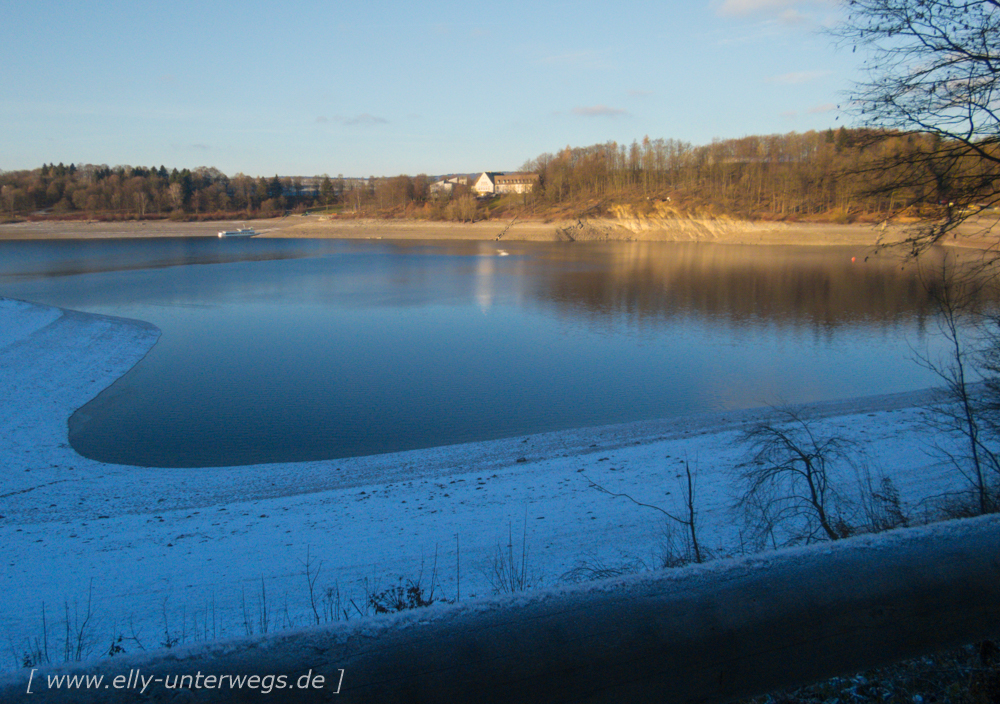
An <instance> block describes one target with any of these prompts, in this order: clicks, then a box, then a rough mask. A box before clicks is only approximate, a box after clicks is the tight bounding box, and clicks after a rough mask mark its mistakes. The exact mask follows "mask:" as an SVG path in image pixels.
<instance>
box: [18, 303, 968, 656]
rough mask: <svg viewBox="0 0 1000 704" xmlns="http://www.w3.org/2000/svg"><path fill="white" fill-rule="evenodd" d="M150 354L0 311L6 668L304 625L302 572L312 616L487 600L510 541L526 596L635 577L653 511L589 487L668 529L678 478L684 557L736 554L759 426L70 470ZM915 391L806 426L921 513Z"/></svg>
mask: <svg viewBox="0 0 1000 704" xmlns="http://www.w3.org/2000/svg"><path fill="white" fill-rule="evenodd" d="M157 337H158V331H157V330H156V329H155V328H153V327H152V326H149V325H146V324H143V323H140V322H136V321H125V320H120V319H113V318H107V317H102V316H94V315H85V314H81V313H74V312H71V311H59V310H56V309H52V308H47V307H44V306H37V305H33V304H26V303H21V302H16V301H8V300H3V299H0V390H2V394H3V399H2V404H0V428H2V429H3V431H2V435H0V457H2V466H3V475H2V480H0V531H2V534H0V540H2V542H0V545H2V548H0V556H2V559H3V561H4V565H5V569H4V571H3V572H2V573H0V589H2V590H3V592H4V594H5V596H6V598H5V599H4V600H3V602H2V605H0V637H3V638H4V639H5V645H8V646H9V647H8V649H7V652H8V653H10V657H8V658H7V660H6V661H5V662H4V663H3V665H4V668H12V667H17V666H20V665H21V664H22V661H23V660H25V659H26V658H28V659H29V660H30V659H31V657H32V656H34V655H37V653H38V651H39V649H40V647H43V646H46V645H47V649H48V657H49V660H50V661H51V662H53V663H55V662H61V661H62V660H63V658H64V655H65V647H66V644H65V640H66V632H67V631H69V632H70V633H71V635H72V640H73V648H74V649H75V648H76V645H77V644H79V645H80V648H79V651H80V652H79V654H80V655H82V656H84V657H86V656H92V657H96V656H100V655H103V654H105V653H107V652H108V650H109V649H110V648H111V647H112V643H113V642H114V643H117V644H118V647H121V648H123V649H124V650H125V651H127V652H128V653H129V654H134V653H136V652H137V651H140V650H152V649H155V648H159V647H161V646H163V645H165V644H169V645H174V646H176V645H181V644H188V645H190V644H193V643H196V642H198V641H202V640H214V639H221V638H232V637H236V636H243V635H245V634H247V633H249V632H253V633H259V632H261V631H262V630H267V631H271V632H273V631H277V630H281V629H284V628H292V627H302V626H308V625H310V624H311V623H314V622H315V614H316V612H314V611H313V608H312V605H311V603H310V598H309V579H308V578H307V574H306V573H307V568H306V563H307V556H308V559H309V572H310V574H311V576H313V577H315V582H314V595H315V597H316V598H315V602H316V606H317V612H320V613H321V616H322V612H323V609H324V608H330V607H333V608H339V609H341V610H344V609H346V610H347V611H348V612H349V613H350V614H351V615H352V616H356V615H357V610H358V609H357V608H356V607H358V606H364V600H365V595H366V593H372V592H378V591H381V590H383V589H385V588H388V587H392V586H395V585H396V584H398V583H399V580H404V581H403V584H404V585H405V584H406V581H405V580H414V581H416V580H418V579H419V580H420V583H421V585H422V587H423V588H424V589H425V591H426V590H429V588H430V587H431V585H432V583H433V585H434V589H435V591H434V597H435V599H448V600H451V599H455V598H457V597H460V598H461V599H462V600H468V599H471V598H472V597H476V596H485V595H489V594H491V593H492V592H493V587H492V580H491V578H490V573H491V571H492V567H493V564H494V562H495V560H496V555H497V549H498V546H503V548H504V550H503V552H504V553H507V549H506V546H507V544H508V542H509V541H510V538H511V536H513V543H514V547H513V551H512V552H513V554H514V556H515V558H516V559H518V560H519V559H520V556H521V552H522V539H523V545H524V548H525V550H526V554H527V557H526V563H527V567H526V575H527V577H528V579H529V581H530V582H532V583H533V584H534V585H536V586H538V585H541V586H546V585H550V586H551V585H556V584H558V583H559V582H560V578H561V576H562V575H564V574H565V573H567V572H568V571H569V570H571V569H572V568H574V567H576V566H579V564H580V563H581V561H587V562H588V563H590V564H591V565H595V564H604V565H624V564H627V563H630V564H635V563H636V562H637V561H638V560H641V561H644V562H645V563H646V564H649V565H653V564H655V563H656V561H657V559H658V557H659V553H660V552H661V550H662V545H663V543H664V540H665V538H664V531H665V525H664V522H663V517H662V515H661V514H659V513H658V512H656V511H652V510H650V509H648V508H644V507H641V506H638V505H636V504H634V503H632V502H630V501H628V500H626V499H622V498H619V499H612V498H610V497H609V496H608V495H606V494H602V493H600V492H598V491H595V490H594V489H593V488H592V486H591V482H596V483H598V484H600V485H602V486H604V487H605V488H607V489H608V490H609V491H613V492H626V493H628V494H629V495H630V496H632V497H634V498H635V499H636V500H638V501H642V502H645V503H649V504H655V505H658V506H662V507H663V508H666V509H668V510H672V511H676V512H678V513H680V512H681V507H682V500H683V497H684V489H683V487H684V485H683V484H682V477H683V471H684V465H685V462H688V463H690V466H691V468H692V469H693V470H694V471H695V473H696V496H695V500H696V505H697V509H698V518H699V524H700V536H699V537H700V541H701V543H702V544H703V545H704V546H707V547H708V548H710V549H713V550H716V551H717V552H719V553H730V554H731V553H735V552H738V551H739V549H740V545H741V533H740V529H739V523H738V521H736V520H735V519H734V516H733V513H732V509H731V505H732V501H733V496H732V490H731V488H730V487H731V481H729V473H730V472H731V469H732V467H733V466H734V465H735V464H736V463H737V462H738V461H739V459H740V456H741V452H742V451H741V449H740V448H739V447H738V446H737V445H736V444H735V442H734V441H735V439H736V438H737V436H738V435H739V433H740V431H741V429H743V428H745V427H747V424H748V423H752V422H753V421H754V420H757V419H759V418H761V417H763V416H765V415H766V414H767V413H769V411H767V410H762V411H761V410H758V411H743V412H731V413H718V414H710V415H701V416H696V417H691V418H684V419H673V420H663V421H653V422H643V423H634V424H628V425H620V426H609V427H601V428H589V429H580V430H574V431H567V432H560V433H548V434H543V435H535V436H529V437H517V438H510V439H505V440H498V441H491V442H484V443H474V444H468V445H458V446H451V447H441V448H433V449H428V450H419V451H411V452H402V453H395V454H391V455H380V456H373V457H361V458H352V459H345V460H331V461H324V462H310V463H298V464H273V465H257V466H252V467H223V468H202V469H158V468H142V467H125V466H117V465H106V464H101V463H98V462H94V461H91V460H88V459H85V458H83V457H80V456H79V455H77V454H76V453H75V452H74V451H73V449H72V448H71V447H70V446H69V444H68V442H67V430H66V421H67V419H68V418H69V416H70V415H71V414H72V413H73V411H74V410H76V409H77V408H79V407H80V406H81V405H83V404H84V403H86V402H87V401H88V400H89V399H91V398H92V397H94V396H95V395H96V394H98V393H99V392H100V391H101V390H102V389H104V388H105V387H107V386H108V385H109V384H111V383H113V382H114V380H115V379H117V378H119V377H120V376H121V375H122V374H124V373H125V372H126V371H127V370H128V369H130V368H131V367H132V366H133V365H134V364H136V363H137V362H138V361H139V360H141V359H142V357H143V356H144V355H145V354H146V352H147V351H148V350H149V349H150V348H151V347H152V345H153V344H155V341H156V339H157ZM928 396H929V394H919V393H918V394H905V395H896V396H886V397H879V398H870V399H861V400H857V401H847V402H839V403H827V404H820V405H816V406H813V407H811V408H810V409H809V410H810V413H811V416H812V417H814V418H816V419H817V421H816V422H817V425H816V428H817V429H819V430H820V431H822V432H832V433H839V434H842V435H844V436H847V437H851V438H853V439H856V440H859V441H862V442H865V443H866V444H867V446H868V451H869V453H870V455H871V457H872V464H873V466H875V467H877V469H878V470H880V471H881V472H883V473H884V474H886V475H888V476H891V477H892V479H893V481H894V483H895V485H896V487H897V488H898V489H899V492H900V495H901V499H902V501H903V503H904V506H907V507H909V508H910V509H911V510H918V509H916V508H915V507H916V506H917V504H918V502H919V501H920V500H921V499H924V498H925V497H927V496H930V495H934V494H940V493H942V492H945V491H947V490H949V489H951V488H954V487H955V486H956V485H958V484H959V482H960V479H959V478H957V477H956V473H955V471H954V469H953V468H952V467H950V466H949V465H946V464H945V463H941V462H938V461H937V460H935V459H934V458H933V457H932V456H931V455H929V454H928V452H927V448H928V446H929V443H930V437H929V435H928V431H927V430H926V429H925V422H924V421H925V413H926V411H924V410H922V409H921V408H920V407H919V404H920V403H922V402H923V401H925V400H926V399H927V398H928ZM851 481H853V479H851ZM316 570H319V572H318V575H317V573H316ZM332 589H336V590H338V591H339V595H340V601H339V605H338V604H337V603H336V602H335V601H334V600H335V598H336V597H335V594H336V592H333V591H328V590H332ZM327 595H330V597H331V598H330V600H329V601H328V602H327V603H324V598H325V597H327ZM352 601H353V604H352ZM88 614H89V618H88ZM43 618H44V623H45V628H44V629H43ZM67 622H68V625H67ZM119 636H121V639H120V640H119ZM46 637H47V643H46V640H45V639H46ZM75 655H76V652H74V653H73V654H72V656H73V657H75Z"/></svg>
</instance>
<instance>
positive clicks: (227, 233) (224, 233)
mask: <svg viewBox="0 0 1000 704" xmlns="http://www.w3.org/2000/svg"><path fill="white" fill-rule="evenodd" d="M256 234H257V233H256V232H254V229H253V228H252V227H241V228H240V229H238V230H219V237H253V236H254V235H256Z"/></svg>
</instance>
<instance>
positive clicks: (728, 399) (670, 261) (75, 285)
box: [0, 238, 944, 467]
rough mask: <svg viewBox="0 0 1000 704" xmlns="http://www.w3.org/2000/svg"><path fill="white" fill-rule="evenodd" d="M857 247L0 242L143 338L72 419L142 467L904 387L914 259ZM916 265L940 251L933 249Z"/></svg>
mask: <svg viewBox="0 0 1000 704" xmlns="http://www.w3.org/2000/svg"><path fill="white" fill-rule="evenodd" d="M867 254H868V252H866V251H865V250H863V249H860V248H844V247H754V246H736V245H712V244H698V243H627V242H626V243H517V242H502V243H501V242H459V243H454V242H448V243H440V242H438V243H432V242H413V241H406V242H389V241H381V240H378V241H361V242H358V241H338V240H292V239H263V238H254V239H248V240H220V239H217V238H162V239H131V240H88V241H65V240H62V241H2V242H0V295H3V296H8V297H13V298H20V299H25V300H30V301H37V302H41V303H46V304H49V305H56V306H62V307H67V308H73V309H78V310H84V311H91V312H96V313H103V314H109V315H116V316H123V317H128V318H137V319H141V320H146V321H149V322H152V323H153V324H155V325H157V326H158V327H159V328H160V329H161V330H162V331H163V334H162V337H161V338H160V340H159V342H158V343H157V344H156V346H155V347H154V348H153V349H152V350H151V351H150V353H149V354H148V355H147V356H146V358H145V359H144V360H143V361H142V362H140V363H139V364H138V365H137V366H136V367H135V368H133V369H132V370H131V371H130V372H129V373H128V374H126V375H125V376H124V377H123V378H122V379H121V380H119V381H118V382H117V383H115V384H114V385H113V386H111V387H110V388H109V389H107V390H106V391H104V392H103V393H102V394H100V395H99V396H98V397H97V398H95V399H94V400H93V401H91V402H90V403H88V404H87V405H86V406H84V407H83V408H82V409H80V410H79V411H78V412H77V413H76V414H75V415H74V416H73V417H72V418H71V419H70V422H69V435H70V441H71V443H72V445H73V447H74V448H75V449H76V450H77V451H78V452H80V453H81V454H83V455H85V456H87V457H90V458H93V459H96V460H101V461H105V462H113V463H122V464H131V465H142V466H162V467H199V466H202V467H204V466H219V465H246V464H255V463H261V462H291V461H299V460H316V459H331V458H339V457H348V456H356V455H366V454H375V453H382V452H392V451H397V450H406V449H416V448H422V447H430V446H436V445H444V444H452V443H460V442H467V441H475V440H486V439H495V438H500V437H513V436H519V435H524V434H528V433H536V432H542V431H550V430H559V429H565V428H573V427H581V426H592V425H603V424H608V423H619V422H626V421H636V420H645V419H652V418H660V417H667V416H676V415H681V414H688V413H697V412H703V411H715V410H724V409H736V408H747V407H755V406H762V405H768V404H779V403H799V402H812V401H820V400H828V399H838V398H850V397H855V396H863V395H870V394H880V393H888V392H895V391H906V390H912V389H918V388H925V387H927V386H931V385H934V384H935V383H936V379H935V378H934V377H933V375H931V374H930V373H929V372H927V371H926V370H924V369H922V368H921V367H920V366H918V365H917V364H916V363H914V362H913V361H912V357H913V350H921V351H923V350H925V349H926V348H927V347H928V345H930V346H931V347H932V348H933V347H934V345H936V344H937V342H936V337H935V335H934V334H933V333H934V332H935V331H936V326H935V324H934V322H933V306H932V305H931V304H930V303H929V301H928V298H927V295H926V293H925V291H924V288H923V286H922V284H921V282H920V279H919V277H918V276H917V273H916V270H915V268H914V267H913V266H912V265H911V266H905V267H904V266H902V265H901V263H900V262H899V261H898V260H896V259H893V258H891V257H889V256H887V255H885V254H881V255H878V256H872V257H869V258H868V259H867V261H866V260H865V257H866V255H867ZM932 256H934V257H937V258H940V257H941V256H944V255H943V254H941V253H940V252H937V253H934V254H933V255H932Z"/></svg>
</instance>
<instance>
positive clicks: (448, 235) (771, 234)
mask: <svg viewBox="0 0 1000 704" xmlns="http://www.w3.org/2000/svg"><path fill="white" fill-rule="evenodd" d="M231 224H237V223H235V222H234V223H229V222H227V221H219V222H171V221H163V220H157V221H125V222H85V221H34V222H20V223H10V224H4V225H0V240H45V239H100V238H119V237H121V238H144V237H215V236H217V233H218V231H219V230H220V229H228V228H229V227H230V226H231ZM251 224H252V226H253V227H254V229H255V230H257V231H258V232H259V233H260V235H258V236H260V237H301V238H329V239H385V240H446V241H447V240H496V239H497V238H498V236H501V235H502V237H501V239H502V240H505V241H541V242H554V241H577V242H588V241H643V242H715V243H720V244H762V245H819V246H826V245H855V246H866V247H875V246H877V245H879V244H893V243H898V242H900V241H901V240H902V239H903V238H904V237H905V235H906V231H905V229H904V227H902V226H899V225H889V226H886V227H877V226H873V225H869V224H826V223H776V222H765V221H749V220H738V219H733V218H716V219H705V218H686V219H685V218H670V219H664V218H644V219H639V218H624V219H615V218H593V219H586V220H564V221H551V222H545V221H541V220H515V221H513V222H512V221H503V220H490V221H481V222H476V223H454V222H432V221H423V220H381V219H374V218H359V219H350V218H342V219H339V218H338V219H326V218H323V217H318V216H307V217H302V216H288V217H283V218H273V219H270V220H255V221H252V223H251ZM943 244H946V245H950V246H958V247H969V248H974V249H986V248H989V247H991V246H996V242H995V241H994V240H992V239H991V238H990V237H989V233H988V232H987V233H983V232H981V228H980V227H978V226H977V225H975V224H971V223H970V224H968V225H966V226H964V227H963V228H962V230H961V231H960V232H959V233H958V235H957V236H954V237H951V238H949V239H948V240H947V241H946V242H944V243H943Z"/></svg>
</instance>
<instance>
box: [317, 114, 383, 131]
mask: <svg viewBox="0 0 1000 704" xmlns="http://www.w3.org/2000/svg"><path fill="white" fill-rule="evenodd" d="M328 122H336V123H337V124H339V125H345V126H348V127H356V126H361V127H370V126H373V125H387V124H389V121H388V120H387V119H385V118H384V117H377V116H375V115H372V114H371V113H367V112H363V113H361V114H360V115H352V116H350V117H348V116H345V115H334V116H333V117H326V116H325V115H320V116H319V117H317V118H316V123H317V124H320V125H325V124H326V123H328Z"/></svg>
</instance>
